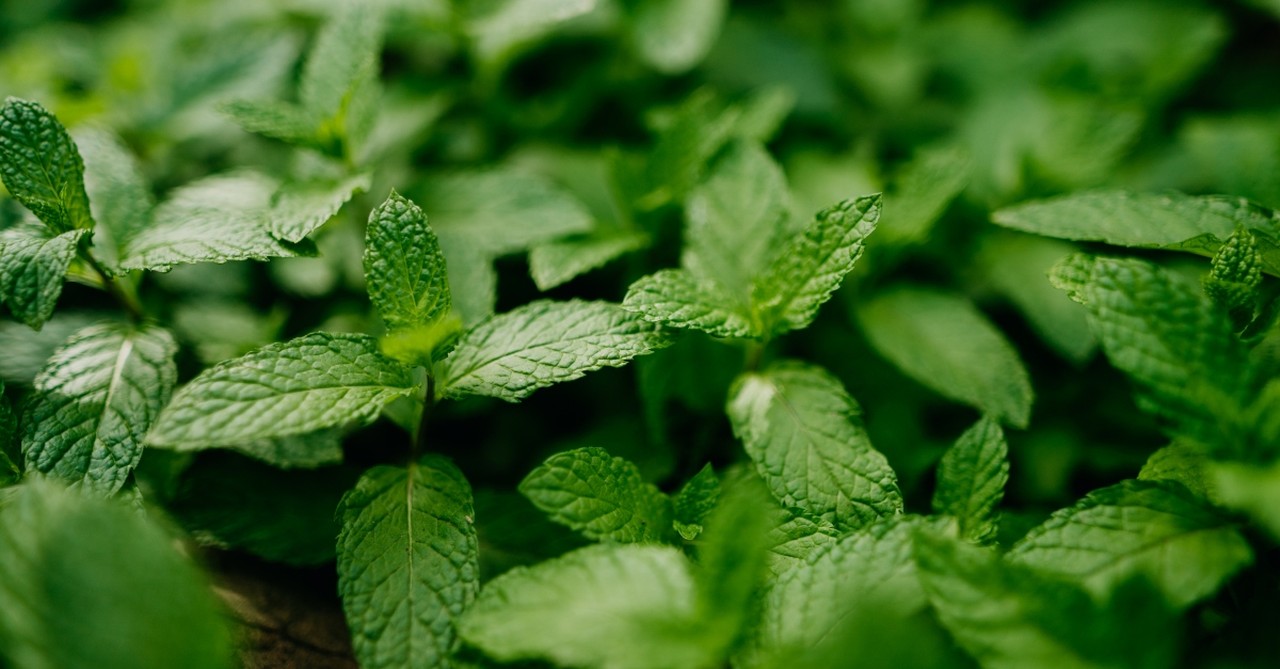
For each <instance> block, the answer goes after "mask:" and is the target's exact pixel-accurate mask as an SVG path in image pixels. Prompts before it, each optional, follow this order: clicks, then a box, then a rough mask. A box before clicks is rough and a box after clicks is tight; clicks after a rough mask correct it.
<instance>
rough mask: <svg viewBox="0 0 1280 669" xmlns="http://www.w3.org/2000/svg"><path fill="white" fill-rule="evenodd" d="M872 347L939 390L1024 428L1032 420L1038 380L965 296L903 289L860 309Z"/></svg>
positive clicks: (912, 375)
mask: <svg viewBox="0 0 1280 669" xmlns="http://www.w3.org/2000/svg"><path fill="white" fill-rule="evenodd" d="M857 315H858V322H859V323H860V324H861V325H862V330H863V332H865V333H866V335H867V338H868V339H869V340H870V342H871V345H872V346H874V347H875V348H876V350H877V351H879V352H880V354H881V355H883V356H884V357H885V358H887V359H888V360H889V361H890V362H892V363H893V364H894V365H896V366H897V367H898V368H899V369H901V370H902V371H903V372H904V373H905V374H907V375H908V376H910V377H911V378H913V379H915V380H916V381H919V382H920V383H922V384H924V385H925V386H927V387H929V388H932V389H933V390H935V391H937V392H938V393H939V394H941V395H943V396H946V397H950V398H952V399H954V400H958V401H960V402H964V403H966V404H970V405H972V406H974V407H977V408H979V409H981V410H983V411H985V412H987V413H990V414H994V415H996V416H998V417H999V418H1001V419H1002V420H1004V421H1007V422H1009V423H1012V424H1013V425H1015V426H1018V427H1026V425H1027V421H1028V420H1029V419H1030V418H1031V400H1032V391H1031V382H1030V380H1028V378H1027V371H1026V369H1024V368H1023V366H1022V361H1021V360H1020V359H1019V358H1018V353H1017V351H1015V350H1014V348H1013V346H1012V345H1010V344H1009V342H1008V340H1006V339H1005V338H1004V335H1003V334H1001V333H1000V331H999V330H998V329H996V327H995V326H994V325H992V324H991V322H990V321H988V320H987V318H986V316H984V315H982V313H981V312H980V311H978V310H977V309H976V308H974V306H973V305H972V304H971V303H970V302H969V301H968V300H966V299H964V298H962V297H959V296H956V295H950V294H947V293H942V292H937V291H933V290H929V289H924V288H914V287H898V288H894V289H891V290H889V291H888V292H885V293H882V294H880V295H878V296H876V297H875V298H873V299H872V300H871V301H869V302H865V303H863V304H860V305H859V306H858V308H857Z"/></svg>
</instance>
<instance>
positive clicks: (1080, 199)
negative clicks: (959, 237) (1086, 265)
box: [992, 191, 1280, 275]
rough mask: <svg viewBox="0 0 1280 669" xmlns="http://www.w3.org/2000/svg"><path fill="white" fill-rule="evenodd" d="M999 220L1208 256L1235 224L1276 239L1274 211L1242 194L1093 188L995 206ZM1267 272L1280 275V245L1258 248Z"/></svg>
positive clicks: (1056, 233)
mask: <svg viewBox="0 0 1280 669" xmlns="http://www.w3.org/2000/svg"><path fill="white" fill-rule="evenodd" d="M992 220H994V221H995V222H996V223H999V224H1000V225H1003V226H1006V227H1010V228H1014V229H1015V230H1022V231H1024V232H1032V233H1035V234H1040V235H1046V236H1049V237H1060V238H1062V239H1071V240H1078V241H1091V242H1106V243H1108V244H1115V245H1117V246H1136V247H1144V248H1163V249H1173V250H1184V251H1190V252H1192V253H1197V254H1200V255H1203V256H1206V257H1212V256H1213V254H1214V253H1216V252H1217V250H1218V249H1219V247H1221V246H1222V244H1223V242H1224V241H1225V240H1226V239H1227V238H1229V237H1230V236H1231V235H1232V234H1233V233H1235V230H1236V228H1237V227H1243V228H1245V229H1246V230H1251V231H1253V232H1256V233H1259V234H1261V235H1264V236H1265V237H1266V238H1267V239H1270V240H1276V239H1277V235H1280V222H1277V220H1276V216H1275V213H1274V212H1272V211H1270V210H1268V209H1264V208H1262V207H1259V206H1257V205H1255V204H1251V203H1250V202H1249V201H1247V200H1244V199H1241V198H1228V197H1222V196H1201V197H1193V196H1189V195H1182V194H1180V193H1168V194H1162V195H1155V194H1150V193H1129V192H1125V191H1094V192H1085V193H1076V194H1072V195H1064V196H1060V197H1056V198H1051V199H1048V200H1042V201H1038V202H1028V203H1025V204H1020V205H1017V206H1015V207H1010V208H1008V209H1002V210H1000V211H997V212H996V213H995V214H994V215H993V216H992ZM1262 260H1263V263H1264V266H1265V268H1266V270H1267V272H1268V273H1271V274H1273V275H1276V274H1280V248H1278V247H1275V245H1274V243H1273V244H1271V245H1270V247H1269V248H1268V249H1267V250H1266V251H1265V252H1264V253H1263V255H1262Z"/></svg>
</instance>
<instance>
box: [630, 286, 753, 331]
mask: <svg viewBox="0 0 1280 669" xmlns="http://www.w3.org/2000/svg"><path fill="white" fill-rule="evenodd" d="M622 307H623V308H624V309H626V310H627V311H631V312H633V313H636V314H638V315H640V316H641V317H643V318H644V319H645V320H648V321H652V322H654V323H661V324H663V325H667V326H670V327H677V328H690V329H693V330H701V331H703V332H706V333H707V334H709V335H712V336H715V337H753V336H759V332H760V330H759V328H758V327H757V326H756V325H755V324H754V323H752V322H751V315H750V314H749V313H747V312H746V310H745V309H743V308H742V307H741V306H740V303H739V302H737V301H736V300H735V299H734V298H733V297H732V296H730V295H729V294H728V293H727V292H725V291H724V290H723V289H721V288H720V287H718V286H716V285H715V284H712V283H709V282H706V281H699V280H698V278H697V277H695V276H694V275H693V274H692V273H691V272H689V271H687V270H683V269H664V270H660V271H658V272H656V273H654V274H650V275H649V276H646V277H642V278H641V279H640V280H638V281H636V282H635V283H633V284H631V287H630V288H628V289H627V296H626V297H625V298H624V299H623V300H622Z"/></svg>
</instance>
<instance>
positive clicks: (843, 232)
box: [751, 195, 880, 335]
mask: <svg viewBox="0 0 1280 669" xmlns="http://www.w3.org/2000/svg"><path fill="white" fill-rule="evenodd" d="M879 220H880V196H879V195H868V196H865V197H860V198H857V199H852V200H845V201H843V202H841V203H839V204H836V205H833V206H831V207H829V208H827V209H824V210H822V211H820V212H818V215H817V217H816V218H815V219H814V220H813V222H812V223H810V224H809V225H808V227H806V228H805V229H804V231H803V232H802V233H801V234H800V235H799V236H798V237H795V238H794V239H793V240H792V241H791V242H790V243H788V244H787V245H785V246H783V247H782V248H781V249H780V250H779V253H778V256H777V257H776V258H775V259H774V260H773V262H772V263H771V264H770V265H769V267H768V268H767V269H766V270H765V272H764V274H763V275H762V276H761V277H760V278H759V279H758V280H757V281H756V282H755V284H754V285H753V286H752V291H751V301H752V303H753V304H754V305H755V307H756V312H757V314H758V315H759V317H760V318H761V320H762V321H763V322H764V323H765V331H766V332H768V333H770V334H775V335H776V334H781V333H783V332H786V331H788V330H797V329H800V328H803V327H805V326H806V325H808V324H809V323H810V322H811V321H813V317H814V316H815V315H817V313H818V307H820V306H822V303H823V302H826V301H827V300H828V299H829V298H830V297H831V294H832V293H834V292H835V290H836V288H839V287H840V282H841V281H843V280H844V275H845V274H848V273H849V271H850V270H852V269H853V265H854V263H855V262H857V260H858V258H859V257H860V256H861V255H862V249H863V240H865V239H866V237H867V235H869V234H871V232H872V231H873V230H875V227H876V222H877V221H879Z"/></svg>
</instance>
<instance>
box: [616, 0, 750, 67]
mask: <svg viewBox="0 0 1280 669" xmlns="http://www.w3.org/2000/svg"><path fill="white" fill-rule="evenodd" d="M728 5H729V3H728V1H727V0H704V1H703V2H681V1H680V0H654V1H653V2H645V3H641V4H640V5H639V6H638V7H637V8H636V10H635V14H634V16H632V18H631V21H630V22H629V25H630V27H631V39H632V41H633V42H634V43H635V46H636V50H637V51H638V52H639V55H640V57H641V58H643V59H644V60H645V62H647V63H648V64H649V65H650V66H652V67H653V68H654V69H656V70H658V71H659V72H662V73H663V74H668V75H670V74H680V73H682V72H685V71H687V70H689V69H690V68H692V67H693V66H695V65H697V64H698V63H699V62H701V61H702V59H703V58H705V57H706V56H707V53H708V52H709V51H711V45H712V44H714V43H715V40H716V37H718V36H719V35H720V26H721V25H722V24H723V23H724V18H725V14H727V13H728V9H729V6H728Z"/></svg>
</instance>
